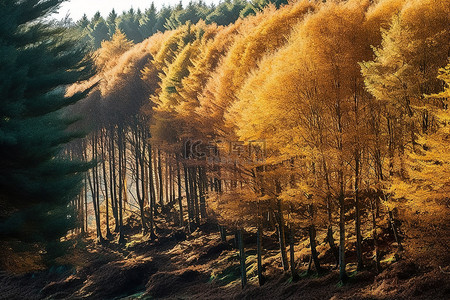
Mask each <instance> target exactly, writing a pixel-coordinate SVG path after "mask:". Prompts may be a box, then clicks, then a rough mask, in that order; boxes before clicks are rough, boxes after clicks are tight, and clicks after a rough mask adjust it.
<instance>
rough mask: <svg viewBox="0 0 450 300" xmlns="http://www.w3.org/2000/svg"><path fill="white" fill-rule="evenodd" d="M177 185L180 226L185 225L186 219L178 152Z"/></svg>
mask: <svg viewBox="0 0 450 300" xmlns="http://www.w3.org/2000/svg"><path fill="white" fill-rule="evenodd" d="M176 159H177V181H178V182H177V185H178V206H179V212H180V226H184V220H183V201H182V199H183V198H182V197H181V173H180V162H179V155H178V154H177V157H176Z"/></svg>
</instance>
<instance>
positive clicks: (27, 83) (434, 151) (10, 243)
mask: <svg viewBox="0 0 450 300" xmlns="http://www.w3.org/2000/svg"><path fill="white" fill-rule="evenodd" d="M60 2H61V1H53V0H47V1H9V0H2V2H1V5H0V20H2V21H0V22H1V23H0V65H1V72H0V76H1V78H2V79H1V84H0V94H1V99H2V100H1V101H2V102H3V105H2V108H1V109H0V113H1V115H2V116H1V120H0V144H1V145H2V146H1V148H0V149H1V150H0V151H1V154H2V155H1V156H0V157H1V162H2V167H1V170H0V185H1V192H0V205H1V206H0V210H1V211H0V236H1V239H2V240H3V241H4V242H3V244H2V248H1V251H2V252H3V253H5V254H6V255H12V256H13V255H14V253H15V252H17V251H18V250H17V249H22V250H21V251H23V249H24V248H26V249H34V251H35V254H34V256H33V259H30V262H28V264H27V266H26V267H27V268H33V266H36V265H40V264H41V260H42V258H40V257H41V256H43V257H44V261H46V262H47V263H49V262H50V263H54V258H55V257H60V256H61V255H63V254H65V253H67V251H70V250H68V249H69V247H71V246H70V245H73V241H74V240H77V239H80V238H83V237H86V236H88V235H92V234H93V235H95V241H92V242H95V243H98V244H99V246H100V247H108V245H111V244H118V245H121V247H127V245H129V244H130V243H131V242H132V241H133V237H132V236H131V235H127V233H126V232H127V230H126V229H127V228H128V227H130V226H131V225H130V224H131V223H132V221H134V223H133V224H134V226H139V228H140V231H141V234H140V236H141V237H143V238H145V239H146V240H147V241H150V242H151V241H157V240H158V239H159V238H160V235H161V234H160V233H159V232H161V228H160V227H161V226H163V225H161V224H167V226H168V225H170V226H172V228H175V229H176V230H178V231H182V232H184V233H185V234H186V235H187V236H189V235H191V234H193V233H195V232H197V229H198V228H199V227H201V226H202V225H204V224H214V225H215V226H216V225H217V231H218V232H219V235H220V238H221V240H222V242H227V239H228V240H229V239H230V237H232V239H233V240H234V241H235V247H236V249H238V251H239V264H240V277H241V279H240V280H241V284H242V287H245V286H246V284H247V275H246V274H247V273H248V272H246V271H245V270H246V250H245V249H246V247H247V246H248V245H246V244H245V243H244V240H245V239H244V238H243V236H244V235H246V234H254V235H256V244H255V245H254V246H255V249H256V264H255V265H256V268H257V272H256V273H255V276H257V279H258V283H259V285H263V284H264V282H265V274H264V268H263V264H264V261H263V258H262V257H263V254H264V253H265V251H267V250H266V249H264V247H263V244H264V242H263V241H264V239H265V238H266V236H268V235H270V234H271V233H272V232H274V233H276V235H277V243H278V246H277V247H278V254H279V262H278V263H279V264H280V267H281V269H282V270H284V272H285V273H286V274H290V275H289V276H291V277H292V279H293V280H297V279H298V274H299V273H298V272H299V270H296V265H297V263H296V253H295V247H294V245H295V244H296V243H298V241H300V240H306V241H307V243H308V249H309V250H308V257H309V263H308V272H309V271H310V270H311V269H312V266H314V270H315V271H316V273H317V274H318V275H319V276H320V275H322V274H324V273H326V272H329V270H328V267H324V265H323V263H322V261H321V257H322V256H321V255H320V252H321V251H325V250H326V251H328V253H330V254H331V257H333V259H332V260H333V261H332V263H327V266H328V265H332V266H334V267H336V269H338V271H336V272H338V273H339V281H340V282H341V284H345V283H347V282H348V280H349V275H350V272H353V271H354V269H356V271H358V272H359V271H362V270H367V269H369V270H371V271H372V272H375V273H379V272H382V269H383V268H385V267H386V266H387V263H389V262H386V260H385V259H384V258H385V257H384V256H385V255H386V253H385V252H386V243H387V241H386V240H384V237H386V235H385V234H384V233H385V231H386V230H387V231H389V232H390V236H392V237H393V239H394V240H393V241H392V242H390V243H389V251H391V252H393V253H394V256H393V259H392V260H393V261H395V260H400V259H402V258H405V257H406V258H409V259H413V260H416V261H417V262H418V263H419V264H425V265H433V266H436V267H439V268H440V270H441V271H442V272H444V271H443V270H444V269H445V268H446V267H447V266H448V264H449V255H448V253H449V250H450V249H449V225H448V224H449V221H450V219H449V216H450V214H449V210H450V198H449V195H450V165H449V164H450V151H449V149H450V140H449V137H450V127H449V122H450V113H449V110H448V101H449V96H450V95H449V91H450V87H449V84H450V62H449V57H450V44H449V41H450V1H448V0H347V1H337V0H336V1H308V0H299V1H290V2H289V3H288V2H287V1H250V2H246V1H244V0H233V1H230V0H229V1H224V2H221V3H220V4H218V5H217V6H211V5H207V4H205V3H203V2H201V1H200V2H192V3H190V4H189V5H188V6H187V7H184V8H183V6H182V5H181V4H180V5H178V6H176V7H164V8H162V9H160V10H157V9H156V8H155V6H154V5H153V4H152V5H151V6H150V8H149V9H147V10H145V11H144V12H141V11H139V10H137V11H134V10H130V11H128V12H123V13H122V14H117V13H116V12H114V11H112V12H111V13H110V14H109V15H108V16H107V17H106V18H103V17H102V16H101V15H100V14H99V13H97V14H96V15H95V16H94V17H93V18H92V19H91V20H89V19H87V18H86V17H83V18H82V19H81V20H79V21H77V22H75V23H74V22H72V21H70V20H65V21H61V22H46V21H42V20H41V21H40V22H36V21H35V20H36V19H37V20H40V19H39V18H40V16H45V15H46V14H47V13H48V12H50V11H52V9H54V7H55V5H56V4H58V3H60ZM136 221H138V224H136ZM127 226H128V227H127ZM164 226H166V225H164ZM368 241H370V242H368ZM252 247H253V245H252ZM364 247H365V248H364ZM367 247H369V249H368V250H367ZM363 248H364V249H365V250H364V249H363ZM381 248H383V251H381V250H380V249H381ZM323 249H325V250H323ZM27 251H28V250H27ZM39 251H40V252H39ZM349 251H350V252H351V251H354V253H355V259H353V258H352V266H353V265H354V268H353V267H351V268H350V270H351V271H349V267H348V258H347V255H348V253H349ZM367 252H368V253H369V255H367ZM37 253H41V254H42V255H40V254H39V255H38V254H37ZM45 257H47V258H45ZM383 259H384V260H383ZM382 260H383V263H381V262H382ZM5 261H7V260H5ZM35 261H38V262H35ZM3 264H4V265H6V266H8V263H3ZM9 264H11V263H9ZM30 266H31V267H30Z"/></svg>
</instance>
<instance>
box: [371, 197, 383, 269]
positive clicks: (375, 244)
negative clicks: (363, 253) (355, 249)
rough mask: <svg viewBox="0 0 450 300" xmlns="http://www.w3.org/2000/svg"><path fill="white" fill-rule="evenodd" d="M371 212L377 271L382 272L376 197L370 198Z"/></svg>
mask: <svg viewBox="0 0 450 300" xmlns="http://www.w3.org/2000/svg"><path fill="white" fill-rule="evenodd" d="M370 204H371V207H370V208H371V212H372V237H373V246H374V251H375V253H374V260H375V271H376V272H377V273H380V272H381V265H380V250H379V248H378V235H377V219H376V209H375V199H370Z"/></svg>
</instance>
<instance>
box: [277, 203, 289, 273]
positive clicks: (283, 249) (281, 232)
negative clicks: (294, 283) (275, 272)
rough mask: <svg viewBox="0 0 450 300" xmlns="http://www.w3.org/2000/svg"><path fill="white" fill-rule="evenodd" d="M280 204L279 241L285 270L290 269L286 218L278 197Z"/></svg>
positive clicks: (278, 204)
mask: <svg viewBox="0 0 450 300" xmlns="http://www.w3.org/2000/svg"><path fill="white" fill-rule="evenodd" d="M277 206H278V218H277V219H278V241H279V243H280V252H281V264H282V266H283V269H284V271H287V270H289V263H288V258H287V253H286V240H285V230H284V218H283V210H282V207H281V199H277Z"/></svg>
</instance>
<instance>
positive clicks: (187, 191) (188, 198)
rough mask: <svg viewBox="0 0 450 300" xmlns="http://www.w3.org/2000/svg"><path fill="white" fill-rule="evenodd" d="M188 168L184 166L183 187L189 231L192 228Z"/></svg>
mask: <svg viewBox="0 0 450 300" xmlns="http://www.w3.org/2000/svg"><path fill="white" fill-rule="evenodd" d="M187 170H188V168H187V167H186V166H184V168H183V171H184V189H185V192H186V203H187V211H188V231H189V232H191V230H192V228H191V226H192V219H193V218H192V205H191V195H190V193H189V178H188V177H189V174H188V171H187Z"/></svg>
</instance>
